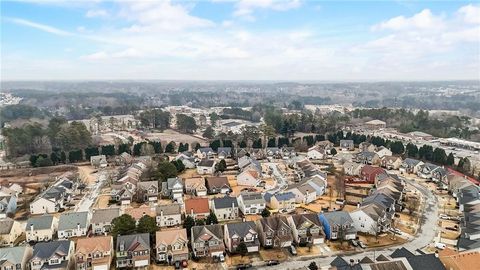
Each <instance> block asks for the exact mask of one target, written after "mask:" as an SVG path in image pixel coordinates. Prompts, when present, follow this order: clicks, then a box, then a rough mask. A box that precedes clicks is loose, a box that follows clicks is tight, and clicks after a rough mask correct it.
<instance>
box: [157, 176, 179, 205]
mask: <svg viewBox="0 0 480 270" xmlns="http://www.w3.org/2000/svg"><path fill="white" fill-rule="evenodd" d="M162 192H163V196H165V197H169V198H170V199H172V200H174V201H178V200H180V201H181V200H182V198H183V183H182V180H181V179H180V178H178V177H175V178H168V179H167V181H166V182H163V183H162Z"/></svg>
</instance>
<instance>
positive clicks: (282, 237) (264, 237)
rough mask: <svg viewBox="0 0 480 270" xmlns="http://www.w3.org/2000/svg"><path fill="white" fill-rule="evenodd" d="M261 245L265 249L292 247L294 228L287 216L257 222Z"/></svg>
mask: <svg viewBox="0 0 480 270" xmlns="http://www.w3.org/2000/svg"><path fill="white" fill-rule="evenodd" d="M256 224H257V231H258V236H259V240H260V243H261V244H262V246H263V247H267V248H268V247H274V248H283V247H290V246H291V245H292V242H293V235H292V228H291V227H290V224H289V222H288V219H287V217H286V216H271V217H264V218H261V219H259V220H257V221H256Z"/></svg>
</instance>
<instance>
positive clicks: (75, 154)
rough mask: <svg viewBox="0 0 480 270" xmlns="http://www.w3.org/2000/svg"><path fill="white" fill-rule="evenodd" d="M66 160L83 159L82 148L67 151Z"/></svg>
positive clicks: (73, 161) (75, 160)
mask: <svg viewBox="0 0 480 270" xmlns="http://www.w3.org/2000/svg"><path fill="white" fill-rule="evenodd" d="M68 160H69V161H70V162H72V163H75V162H77V161H80V160H83V153H82V150H73V151H70V152H68Z"/></svg>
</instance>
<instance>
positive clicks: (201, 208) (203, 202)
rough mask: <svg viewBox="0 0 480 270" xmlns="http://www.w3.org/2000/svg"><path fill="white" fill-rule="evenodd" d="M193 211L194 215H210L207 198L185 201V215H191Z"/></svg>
mask: <svg viewBox="0 0 480 270" xmlns="http://www.w3.org/2000/svg"><path fill="white" fill-rule="evenodd" d="M192 210H193V213H194V214H203V213H210V207H209V206H208V199H207V198H191V199H186V200H185V213H187V214H190V213H191V211H192Z"/></svg>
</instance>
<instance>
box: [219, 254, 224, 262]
mask: <svg viewBox="0 0 480 270" xmlns="http://www.w3.org/2000/svg"><path fill="white" fill-rule="evenodd" d="M218 258H219V260H220V261H221V262H224V261H225V256H223V254H220V256H218Z"/></svg>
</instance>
